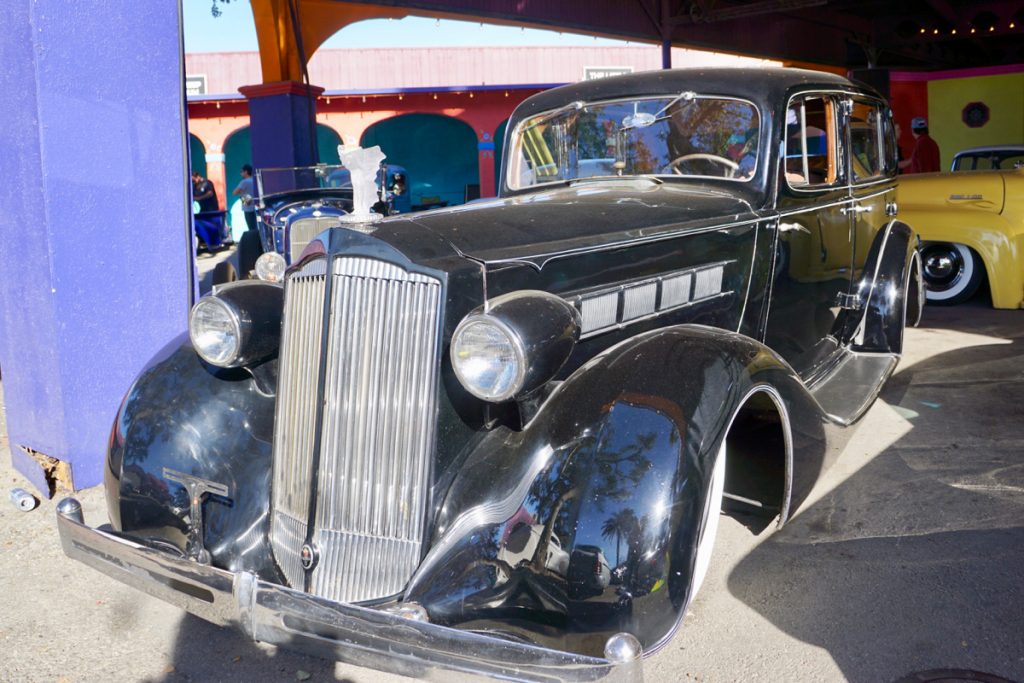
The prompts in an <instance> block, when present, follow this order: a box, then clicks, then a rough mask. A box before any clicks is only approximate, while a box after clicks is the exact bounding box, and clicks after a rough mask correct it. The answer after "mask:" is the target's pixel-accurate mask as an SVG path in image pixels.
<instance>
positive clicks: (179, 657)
mask: <svg viewBox="0 0 1024 683" xmlns="http://www.w3.org/2000/svg"><path fill="white" fill-rule="evenodd" d="M170 661H171V666H169V667H168V671H167V672H166V673H165V674H164V675H162V676H160V677H158V678H148V679H145V681H144V683H199V682H203V681H220V682H221V683H236V682H237V683H252V681H260V682H261V683H262V682H263V681H281V682H282V683H294V682H295V681H307V680H308V681H310V683H317V682H320V683H323V682H325V681H333V682H337V681H342V682H344V683H353V679H352V678H349V677H346V676H345V675H344V674H340V673H338V672H337V671H336V667H337V665H336V663H335V662H333V661H328V660H326V659H321V658H320V657H312V656H309V655H303V654H300V653H297V652H293V651H289V650H286V649H281V648H275V647H272V646H268V645H261V644H258V643H254V642H253V641H252V640H251V639H250V638H249V637H248V636H246V635H244V634H243V633H241V632H240V631H237V630H235V629H231V628H222V627H220V626H216V625H214V624H211V623H209V622H206V621H203V620H202V619H200V618H198V617H194V616H192V615H190V614H186V615H185V616H184V617H183V618H182V621H181V624H180V626H179V627H178V634H177V637H176V639H175V642H174V645H173V649H172V652H171V653H170Z"/></svg>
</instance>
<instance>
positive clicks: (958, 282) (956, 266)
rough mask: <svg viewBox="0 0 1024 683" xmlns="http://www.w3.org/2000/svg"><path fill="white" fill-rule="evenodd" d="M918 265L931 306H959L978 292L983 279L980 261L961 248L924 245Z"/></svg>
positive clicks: (943, 245) (972, 253) (953, 245)
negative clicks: (920, 267) (920, 268)
mask: <svg viewBox="0 0 1024 683" xmlns="http://www.w3.org/2000/svg"><path fill="white" fill-rule="evenodd" d="M921 265H922V271H923V273H922V274H923V275H924V282H925V285H926V288H927V294H926V296H927V299H928V301H929V302H931V303H937V304H946V305H952V304H959V303H962V302H964V301H966V300H967V299H969V298H971V295H972V294H974V292H976V291H977V289H978V285H980V284H981V279H982V277H984V270H983V266H982V263H981V259H980V258H979V257H978V255H977V254H975V253H974V252H973V251H972V250H971V248H970V247H968V246H965V245H963V244H953V243H950V242H926V243H925V245H924V248H923V249H921Z"/></svg>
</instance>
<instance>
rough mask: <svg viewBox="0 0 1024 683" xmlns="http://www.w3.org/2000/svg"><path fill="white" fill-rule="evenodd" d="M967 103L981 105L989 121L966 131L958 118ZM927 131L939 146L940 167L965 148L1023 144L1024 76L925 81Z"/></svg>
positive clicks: (946, 164) (943, 166) (961, 120)
mask: <svg viewBox="0 0 1024 683" xmlns="http://www.w3.org/2000/svg"><path fill="white" fill-rule="evenodd" d="M968 102H984V103H985V104H987V105H988V108H989V110H990V119H989V122H988V123H986V124H985V125H984V126H982V127H981V128H968V127H967V125H966V124H965V123H964V122H963V119H962V118H961V115H962V112H963V109H964V107H965V106H966V105H967V103H968ZM928 129H929V133H930V134H931V136H932V137H933V138H934V139H935V141H936V142H937V143H939V149H940V150H941V152H942V168H943V169H946V167H947V166H948V165H949V164H950V163H951V162H952V161H953V155H954V154H956V153H957V152H959V151H960V150H962V149H964V148H965V147H976V146H978V145H1003V144H1013V143H1016V144H1022V143H1024V73H1016V74H1004V75H1000V76H976V77H972V78H946V79H941V80H934V81H929V82H928Z"/></svg>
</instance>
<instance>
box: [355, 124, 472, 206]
mask: <svg viewBox="0 0 1024 683" xmlns="http://www.w3.org/2000/svg"><path fill="white" fill-rule="evenodd" d="M360 145H362V146H363V147H372V146H373V145H380V148H381V150H383V152H384V153H385V154H386V155H387V162H388V163H389V164H397V165H399V166H404V167H405V170H406V172H407V173H408V183H409V188H410V191H411V194H412V203H413V207H414V210H415V208H416V207H420V208H425V207H429V206H438V205H442V206H444V205H446V206H453V205H455V204H462V203H463V202H465V197H466V189H467V185H472V184H478V183H479V182H480V168H479V163H478V161H477V145H476V134H475V133H474V132H473V129H472V128H470V127H469V125H467V124H465V123H463V122H462V121H459V120H458V119H453V118H451V117H448V116H441V115H439V114H403V115H401V116H395V117H394V118H390V119H385V120H384V121H380V122H378V123H375V124H374V125H372V126H370V127H369V128H367V129H366V132H365V133H363V137H362V139H361V140H360Z"/></svg>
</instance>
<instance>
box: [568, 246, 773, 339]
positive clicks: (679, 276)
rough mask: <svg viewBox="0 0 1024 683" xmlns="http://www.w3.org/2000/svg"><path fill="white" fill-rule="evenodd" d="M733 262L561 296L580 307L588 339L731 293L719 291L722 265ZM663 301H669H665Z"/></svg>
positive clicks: (584, 336)
mask: <svg viewBox="0 0 1024 683" xmlns="http://www.w3.org/2000/svg"><path fill="white" fill-rule="evenodd" d="M755 248H756V246H755ZM735 262H736V261H735V260H729V261H719V262H717V263H708V264H704V265H700V266H691V267H689V268H685V269H682V270H676V271H670V272H668V273H665V274H664V275H659V276H657V277H650V278H644V279H641V280H635V281H631V282H623V283H619V284H616V285H612V286H610V287H607V286H606V287H602V288H601V289H597V290H591V291H588V292H584V293H581V294H576V295H572V294H566V295H564V296H563V298H564V299H565V300H566V301H568V302H569V303H570V304H572V305H573V306H575V307H576V308H577V310H579V311H580V319H581V327H580V339H588V338H590V337H593V336H595V335H598V334H603V333H605V332H612V331H614V330H620V329H622V328H623V327H625V326H626V325H631V324H633V323H636V322H641V321H643V320H650V319H651V318H654V317H657V316H659V315H662V314H663V313H670V312H672V311H675V310H678V309H680V308H684V307H687V306H693V305H694V304H700V303H704V302H706V301H711V300H713V299H717V298H719V297H723V296H727V295H729V294H733V293H734V292H733V291H732V290H729V291H722V284H723V280H724V278H725V267H726V266H728V265H730V264H733V263H735ZM666 283H668V285H667V286H666ZM666 291H667V294H666ZM670 297H671V298H670ZM666 301H668V302H669V303H668V304H667V305H666Z"/></svg>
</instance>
